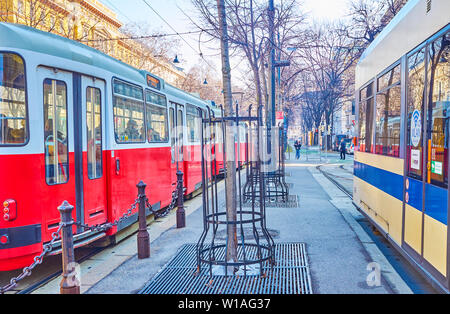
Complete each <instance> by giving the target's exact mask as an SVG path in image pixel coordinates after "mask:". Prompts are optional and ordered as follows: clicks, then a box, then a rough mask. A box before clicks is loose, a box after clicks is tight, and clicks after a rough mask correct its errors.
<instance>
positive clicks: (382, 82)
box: [377, 65, 401, 91]
mask: <svg viewBox="0 0 450 314" xmlns="http://www.w3.org/2000/svg"><path fill="white" fill-rule="evenodd" d="M400 76H401V75H400V65H397V66H396V67H394V68H393V69H392V70H390V71H389V72H387V73H385V74H383V75H382V76H380V77H379V78H378V84H377V88H378V91H382V90H384V89H386V88H387V87H389V86H392V85H394V84H399V83H400Z"/></svg>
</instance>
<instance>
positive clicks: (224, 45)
mask: <svg viewBox="0 0 450 314" xmlns="http://www.w3.org/2000/svg"><path fill="white" fill-rule="evenodd" d="M217 10H218V16H219V29H220V34H221V36H220V47H221V52H222V79H223V95H224V106H225V116H227V117H231V116H232V115H233V100H232V94H231V73H230V72H231V69H230V58H229V53H228V31H227V21H226V11H225V1H224V0H217ZM233 125H234V123H233V122H232V121H229V122H227V126H226V130H227V132H226V134H225V137H226V138H225V140H226V147H225V149H226V167H227V169H226V177H225V193H226V207H227V221H236V220H237V211H236V163H235V156H236V155H235V147H234V134H233V129H234V128H233ZM227 235H228V241H227V256H226V259H227V261H231V262H233V261H237V228H236V224H228V225H227Z"/></svg>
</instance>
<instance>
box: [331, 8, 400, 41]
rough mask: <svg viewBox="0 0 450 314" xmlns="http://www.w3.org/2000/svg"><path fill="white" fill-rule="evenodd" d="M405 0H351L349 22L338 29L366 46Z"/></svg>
mask: <svg viewBox="0 0 450 314" xmlns="http://www.w3.org/2000/svg"><path fill="white" fill-rule="evenodd" d="M406 2H407V1H406V0H352V1H351V2H350V9H349V11H350V13H349V17H350V22H349V25H344V27H342V28H341V29H340V31H341V34H342V35H344V36H346V37H348V38H350V39H352V40H354V41H356V42H358V44H359V45H361V46H362V47H366V46H368V45H369V44H370V43H371V42H372V41H374V40H375V37H376V36H377V35H378V34H379V33H380V32H381V31H382V30H383V29H384V28H385V27H386V25H387V24H388V23H389V22H390V21H391V20H392V18H393V17H394V16H395V15H396V14H397V13H398V12H399V11H400V9H401V8H402V7H403V6H404V5H405V4H406Z"/></svg>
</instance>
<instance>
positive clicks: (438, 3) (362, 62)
mask: <svg viewBox="0 0 450 314" xmlns="http://www.w3.org/2000/svg"><path fill="white" fill-rule="evenodd" d="M449 12H450V1H448V0H434V1H433V3H432V5H431V10H428V9H427V1H426V0H409V1H408V2H406V4H405V5H404V7H403V8H402V9H401V10H400V11H399V12H398V13H397V15H395V16H394V18H393V19H392V21H391V22H390V23H389V24H388V25H387V26H386V27H385V28H384V29H383V31H382V32H381V33H380V34H378V36H377V37H376V38H375V40H374V41H373V42H372V43H371V44H370V45H369V46H368V47H367V48H366V50H365V51H364V53H363V54H362V56H361V58H360V59H359V62H358V65H357V71H356V87H357V88H360V87H361V86H363V85H364V84H366V83H367V82H369V81H370V80H371V79H373V78H374V77H375V76H376V75H378V74H380V72H382V71H383V70H385V69H386V68H388V67H389V66H390V65H392V64H394V63H395V62H397V61H398V60H399V59H400V58H401V57H402V56H403V55H405V54H407V53H408V52H410V51H411V50H413V49H414V48H416V47H417V46H418V45H420V44H421V43H423V42H424V41H425V40H427V39H428V38H429V37H430V36H432V35H433V34H434V33H436V32H437V31H439V30H440V29H441V28H443V27H445V26H446V25H447V24H448V22H449ZM418 21H420V22H418Z"/></svg>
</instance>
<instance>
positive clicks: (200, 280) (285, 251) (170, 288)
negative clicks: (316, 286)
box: [139, 243, 312, 294]
mask: <svg viewBox="0 0 450 314" xmlns="http://www.w3.org/2000/svg"><path fill="white" fill-rule="evenodd" d="M195 248H196V245H195V244H186V245H184V246H182V247H181V249H180V250H179V251H178V253H177V254H176V255H175V256H174V257H173V258H172V259H171V260H170V261H169V263H167V265H166V266H164V267H163V269H161V271H160V272H159V273H158V274H156V276H155V277H154V278H153V279H152V280H151V281H150V282H149V283H148V284H147V285H146V286H145V287H144V288H143V289H142V290H141V291H139V294H311V293H312V287H311V276H310V273H309V265H308V259H307V257H306V245H305V243H279V244H276V245H275V261H276V265H275V266H273V267H270V266H269V265H268V264H267V266H264V272H265V273H266V276H265V277H264V278H262V277H260V276H246V277H243V276H228V277H225V276H210V275H209V272H208V270H207V269H206V267H204V268H202V272H201V273H199V274H198V273H196V271H197V270H196V267H197V261H196V250H195Z"/></svg>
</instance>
